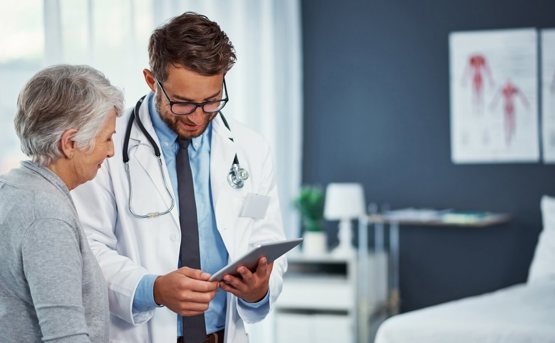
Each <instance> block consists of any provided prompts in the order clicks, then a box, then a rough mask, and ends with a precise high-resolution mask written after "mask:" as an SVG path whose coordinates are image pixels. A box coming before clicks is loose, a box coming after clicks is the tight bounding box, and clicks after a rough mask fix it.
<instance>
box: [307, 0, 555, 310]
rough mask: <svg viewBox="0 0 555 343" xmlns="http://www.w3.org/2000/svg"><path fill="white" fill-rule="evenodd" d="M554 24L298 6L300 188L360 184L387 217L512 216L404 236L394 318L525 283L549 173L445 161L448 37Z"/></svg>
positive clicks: (404, 5)
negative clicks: (397, 213) (419, 210)
mask: <svg viewBox="0 0 555 343" xmlns="http://www.w3.org/2000/svg"><path fill="white" fill-rule="evenodd" d="M554 13H555V2H554V1H552V0H544V1H540V0H526V1H525V0H521V1H500V0H465V1H461V0H456V1H455V0H452V1H443V0H438V1H431V0H428V1H422V0H420V1H408V0H407V1H401V0H389V1H386V0H384V1H365V0H358V1H350V0H346V1H341V2H337V1H332V0H313V1H308V0H304V1H302V25H303V54H304V56H303V58H304V62H303V65H304V115H305V119H304V147H303V156H304V157H303V182H304V183H305V184H321V185H324V184H326V183H328V182H332V181H336V182H340V181H357V182H359V181H360V182H362V183H363V184H364V186H365V190H366V197H367V201H368V202H371V201H373V202H378V203H381V204H383V203H387V204H389V205H390V207H391V208H401V207H406V206H414V207H434V208H455V209H460V210H489V211H498V212H508V213H511V214H512V215H513V220H512V222H511V223H510V224H507V225H502V226H498V227H491V228H487V229H462V228H404V229H402V231H401V275H400V279H401V293H402V301H403V302H402V310H403V311H407V310H412V309H416V308H421V307H424V306H429V305H432V304H436V303H440V302H443V301H447V300H452V299H456V298H461V297H465V296H469V295H474V294H478V293H483V292H487V291H491V290H494V289H497V288H500V287H504V286H507V285H511V284H515V283H519V282H523V281H525V280H526V277H527V272H528V266H529V264H530V261H531V259H532V255H533V251H534V247H535V244H536V241H537V238H538V233H539V231H540V230H541V216H540V210H539V201H540V197H541V195H542V194H552V195H554V194H555V167H554V166H548V165H543V164H539V163H528V164H489V165H454V164H453V163H452V162H451V157H450V154H451V153H450V138H449V130H450V127H449V78H448V70H449V69H448V68H449V53H448V34H449V32H452V31H461V30H482V29H498V28H522V27H536V28H546V27H555V14H554Z"/></svg>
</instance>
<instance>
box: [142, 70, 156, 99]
mask: <svg viewBox="0 0 555 343" xmlns="http://www.w3.org/2000/svg"><path fill="white" fill-rule="evenodd" d="M143 76H144V77H145V81H146V84H147V85H148V87H149V88H150V90H151V91H153V92H154V93H156V78H155V77H154V74H152V72H151V71H150V70H148V69H146V68H145V69H143Z"/></svg>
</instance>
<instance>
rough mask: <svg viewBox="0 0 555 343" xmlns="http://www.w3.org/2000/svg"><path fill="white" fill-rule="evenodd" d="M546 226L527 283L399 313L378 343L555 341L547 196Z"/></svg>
mask: <svg viewBox="0 0 555 343" xmlns="http://www.w3.org/2000/svg"><path fill="white" fill-rule="evenodd" d="M541 207H542V214H543V226H544V229H543V231H542V233H541V235H540V239H539V241H538V245H537V247H536V253H535V256H534V260H533V261H532V265H531V267H530V274H529V278H528V282H527V283H526V284H519V285H514V286H511V287H507V288H503V289H500V290H498V291H495V292H491V293H487V294H483V295H478V296H473V297H469V298H465V299H461V300H456V301H451V302H447V303H444V304H440V305H436V306H431V307H428V308H424V309H421V310H417V311H412V312H408V313H404V314H400V315H397V316H394V317H391V318H389V319H388V320H386V321H385V322H384V323H383V324H382V325H381V326H380V328H379V330H378V333H377V335H376V339H375V343H409V342H410V343H424V342H425V343H439V342H442V343H443V342H449V343H463V342H464V343H467V342H472V343H498V342H499V343H501V342H510V343H525V342H526V343H548V342H550V343H555V198H550V197H546V196H545V197H543V198H542V203H541Z"/></svg>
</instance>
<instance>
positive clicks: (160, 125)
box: [148, 92, 212, 151]
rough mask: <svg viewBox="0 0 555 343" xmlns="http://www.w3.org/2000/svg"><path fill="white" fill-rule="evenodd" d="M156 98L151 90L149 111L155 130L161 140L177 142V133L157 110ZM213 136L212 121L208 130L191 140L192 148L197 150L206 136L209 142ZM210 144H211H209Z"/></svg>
mask: <svg viewBox="0 0 555 343" xmlns="http://www.w3.org/2000/svg"><path fill="white" fill-rule="evenodd" d="M154 102H155V98H154V93H153V92H151V93H150V94H149V95H148V112H149V114H150V119H151V120H152V125H153V126H154V130H156V134H157V135H158V139H160V142H161V143H162V144H163V143H175V142H176V140H177V133H175V131H173V130H172V129H171V128H170V127H169V126H168V124H166V122H164V121H163V120H162V117H160V113H158V111H157V110H156V106H155V104H154ZM211 136H212V122H210V123H209V124H208V127H207V128H206V130H205V131H204V132H203V133H202V135H200V136H198V137H195V138H193V139H192V141H191V145H192V148H193V149H194V150H195V151H196V150H198V149H199V148H200V147H201V146H202V145H203V144H204V142H205V137H206V140H207V141H208V142H210V138H211ZM209 146H210V145H209Z"/></svg>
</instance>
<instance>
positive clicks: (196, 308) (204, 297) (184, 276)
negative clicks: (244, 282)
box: [154, 267, 218, 316]
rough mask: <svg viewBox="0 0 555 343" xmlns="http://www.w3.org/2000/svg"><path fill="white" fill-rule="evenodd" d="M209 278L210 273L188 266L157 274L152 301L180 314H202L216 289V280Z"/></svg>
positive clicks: (214, 294)
mask: <svg viewBox="0 0 555 343" xmlns="http://www.w3.org/2000/svg"><path fill="white" fill-rule="evenodd" d="M209 278H210V274H208V273H204V272H202V271H200V270H198V269H191V268H188V267H183V268H179V269H178V270H175V271H173V272H171V273H168V274H166V275H162V276H159V277H158V278H156V280H155V281H154V301H155V302H156V303H157V304H158V305H164V306H166V307H167V308H169V309H170V310H172V311H173V312H175V313H177V314H180V315H182V316H196V315H199V314H202V313H204V312H205V311H206V310H207V309H208V304H209V303H210V301H211V300H212V299H214V297H215V296H216V291H217V289H218V282H217V281H212V282H210V281H208V279H209Z"/></svg>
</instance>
